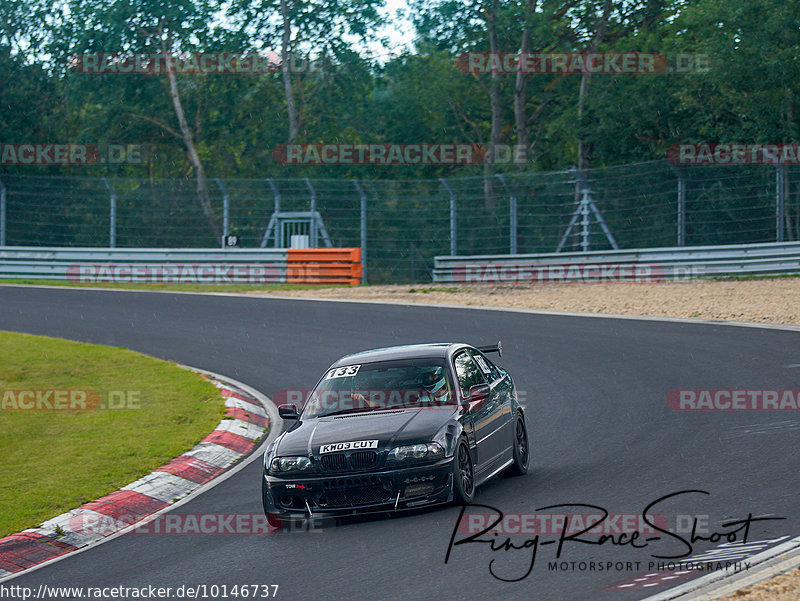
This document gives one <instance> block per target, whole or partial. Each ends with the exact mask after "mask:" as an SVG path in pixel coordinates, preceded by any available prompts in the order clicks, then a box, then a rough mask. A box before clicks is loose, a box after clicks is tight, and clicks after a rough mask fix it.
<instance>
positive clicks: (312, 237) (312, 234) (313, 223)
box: [303, 177, 317, 248]
mask: <svg viewBox="0 0 800 601" xmlns="http://www.w3.org/2000/svg"><path fill="white" fill-rule="evenodd" d="M303 179H304V180H305V182H306V187H307V188H308V191H309V193H310V194H311V228H310V229H311V231H310V232H308V233H309V234H310V243H311V248H317V193H316V192H315V191H314V186H312V185H311V180H309V179H308V178H307V177H305V178H303Z"/></svg>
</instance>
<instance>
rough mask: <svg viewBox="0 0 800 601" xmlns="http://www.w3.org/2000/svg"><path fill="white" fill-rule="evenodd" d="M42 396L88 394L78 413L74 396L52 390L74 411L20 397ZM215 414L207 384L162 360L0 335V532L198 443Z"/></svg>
mask: <svg viewBox="0 0 800 601" xmlns="http://www.w3.org/2000/svg"><path fill="white" fill-rule="evenodd" d="M47 390H54V391H88V392H87V400H86V401H85V407H86V409H81V408H80V405H81V393H80V392H72V393H70V392H67V393H64V392H62V393H59V394H60V395H61V396H62V400H61V404H62V405H65V406H66V407H70V406H73V407H75V408H74V409H66V410H64V409H56V408H55V407H56V404H57V402H58V401H57V396H56V393H51V395H50V397H49V398H45V397H44V396H43V395H42V397H41V398H40V400H39V401H38V403H37V401H36V400H35V399H34V398H32V397H30V396H29V395H28V396H25V395H23V396H20V392H19V391H47ZM64 396H66V398H63V397H64ZM31 404H33V406H34V408H33V409H25V408H24V407H25V406H30V405H31ZM37 404H38V405H39V408H36V405H37ZM48 405H50V406H51V407H53V408H52V409H51V408H48ZM93 406H94V408H92V407H93ZM20 407H23V408H20ZM223 412H224V403H223V401H222V397H221V396H220V394H219V390H218V389H217V388H216V387H215V386H214V385H213V384H211V383H210V382H208V381H206V380H204V379H203V378H201V377H200V376H198V375H197V374H194V373H192V372H189V371H186V370H185V369H182V368H180V367H178V366H176V365H174V364H171V363H168V362H166V361H161V360H159V359H154V358H152V357H148V356H146V355H142V354H140V353H136V352H133V351H129V350H126V349H122V348H114V347H108V346H101V345H97V344H81V343H78V342H71V341H68V340H61V339H56V338H47V337H44V336H30V335H27V334H16V333H11V332H0V456H1V457H2V458H3V459H2V461H0V536H5V535H7V534H10V533H13V532H17V531H19V530H22V529H25V528H31V527H35V526H37V525H38V524H40V523H41V522H42V521H44V520H46V519H49V518H51V517H54V516H56V515H58V514H60V513H63V512H65V511H68V510H70V509H73V508H75V507H78V506H80V505H82V504H84V503H86V502H88V501H92V500H94V499H96V498H98V497H101V496H103V495H105V494H108V493H109V492H112V491H114V490H116V489H118V488H120V487H122V486H125V485H126V484H129V483H130V482H132V481H134V480H136V479H137V478H140V477H141V476H143V475H145V474H147V473H149V472H151V471H152V470H153V469H155V468H157V467H159V466H160V465H163V464H164V463H166V462H168V461H169V460H170V459H172V458H174V457H177V456H178V455H180V454H181V453H183V452H184V451H186V450H188V449H190V448H191V447H192V446H194V445H195V444H196V443H197V442H199V441H200V440H201V439H203V438H204V437H205V436H206V435H207V434H209V433H210V432H211V431H212V430H213V429H214V428H215V427H216V425H217V424H218V423H219V420H220V418H221V417H222V415H223Z"/></svg>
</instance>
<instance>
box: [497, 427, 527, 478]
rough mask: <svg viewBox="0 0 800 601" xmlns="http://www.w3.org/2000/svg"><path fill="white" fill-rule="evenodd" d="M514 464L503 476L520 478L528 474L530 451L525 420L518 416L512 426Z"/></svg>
mask: <svg viewBox="0 0 800 601" xmlns="http://www.w3.org/2000/svg"><path fill="white" fill-rule="evenodd" d="M513 449H514V463H512V464H511V465H509V466H508V468H507V469H506V470H505V471H504V472H503V475H504V476H522V475H524V474H526V473H527V472H528V463H529V461H530V459H529V458H530V451H529V446H528V429H527V428H526V427H525V418H524V417H522V416H520V417H518V418H517V422H516V424H514V447H513Z"/></svg>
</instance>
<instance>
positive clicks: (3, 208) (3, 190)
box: [0, 180, 6, 246]
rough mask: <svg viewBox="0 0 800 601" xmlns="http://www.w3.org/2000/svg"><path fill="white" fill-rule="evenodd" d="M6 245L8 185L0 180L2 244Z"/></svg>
mask: <svg viewBox="0 0 800 601" xmlns="http://www.w3.org/2000/svg"><path fill="white" fill-rule="evenodd" d="M5 245H6V187H5V185H3V182H2V180H0V246H5Z"/></svg>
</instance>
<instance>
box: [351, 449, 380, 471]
mask: <svg viewBox="0 0 800 601" xmlns="http://www.w3.org/2000/svg"><path fill="white" fill-rule="evenodd" d="M376 463H378V454H377V453H376V452H375V451H356V452H354V453H353V454H352V455H350V465H352V466H353V467H354V468H355V469H362V468H365V467H372V466H373V465H375V464H376Z"/></svg>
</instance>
